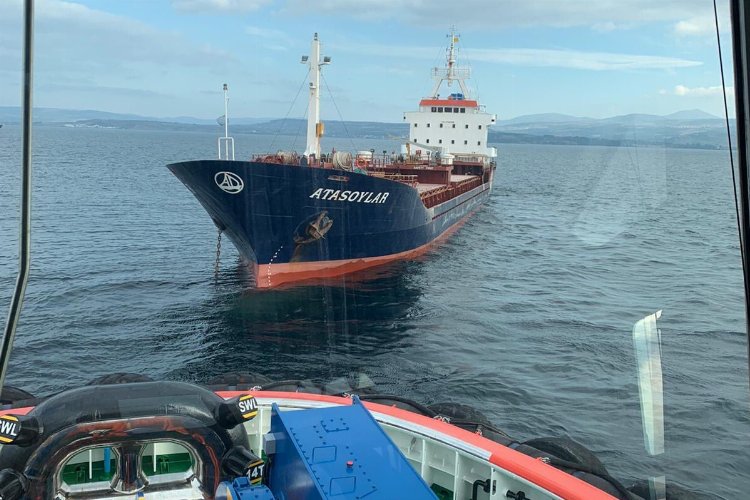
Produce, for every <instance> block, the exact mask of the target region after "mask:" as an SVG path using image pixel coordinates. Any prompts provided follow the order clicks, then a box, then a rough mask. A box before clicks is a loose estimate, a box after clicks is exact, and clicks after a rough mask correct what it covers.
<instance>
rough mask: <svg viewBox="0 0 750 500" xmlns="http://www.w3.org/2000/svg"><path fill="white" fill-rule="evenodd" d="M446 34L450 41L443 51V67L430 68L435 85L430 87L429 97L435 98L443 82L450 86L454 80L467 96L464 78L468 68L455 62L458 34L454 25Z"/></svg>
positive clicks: (466, 76) (468, 72)
mask: <svg viewBox="0 0 750 500" xmlns="http://www.w3.org/2000/svg"><path fill="white" fill-rule="evenodd" d="M446 36H447V37H448V38H449V39H450V42H449V44H448V49H447V50H446V51H445V52H446V57H445V59H446V62H445V67H444V68H433V70H432V77H433V78H434V79H435V86H434V87H433V88H432V95H431V97H432V98H433V99H437V97H438V91H439V90H440V86H441V85H442V84H443V82H448V86H449V87H450V86H451V85H452V84H453V82H454V81H457V82H458V86H459V87H461V92H463V94H464V97H466V98H468V97H469V89H468V87H467V86H466V82H465V80H467V79H469V77H470V70H469V68H468V67H459V66H458V65H457V64H456V60H457V55H458V48H457V47H456V44H457V43H458V42H459V39H460V35H459V34H458V33H456V27H455V26H451V31H450V33H449V34H448V35H446Z"/></svg>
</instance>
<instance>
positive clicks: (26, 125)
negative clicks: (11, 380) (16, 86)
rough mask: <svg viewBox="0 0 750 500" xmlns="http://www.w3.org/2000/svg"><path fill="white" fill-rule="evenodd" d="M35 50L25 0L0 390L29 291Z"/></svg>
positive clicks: (28, 0) (29, 3) (30, 15)
mask: <svg viewBox="0 0 750 500" xmlns="http://www.w3.org/2000/svg"><path fill="white" fill-rule="evenodd" d="M33 50H34V1H33V0H26V3H25V4H24V39H23V125H22V126H23V132H22V133H23V144H22V147H23V163H22V169H21V234H20V242H19V243H20V251H19V256H18V261H19V264H18V278H17V279H16V287H15V290H14V291H13V297H12V298H11V301H10V311H9V312H8V321H7V322H6V323H5V330H4V331H3V339H2V344H0V391H2V389H3V383H4V382H5V372H6V370H7V369H8V362H9V361H10V353H11V351H12V350H13V339H14V338H15V336H16V327H17V326H18V318H19V316H20V314H21V308H22V307H23V298H24V295H25V294H26V283H28V281H29V269H30V267H31V97H32V93H33V92H32V90H33V89H32V76H33V75H32V70H33V64H32V63H33V55H34V54H33Z"/></svg>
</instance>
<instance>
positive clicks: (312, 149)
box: [301, 33, 331, 157]
mask: <svg viewBox="0 0 750 500" xmlns="http://www.w3.org/2000/svg"><path fill="white" fill-rule="evenodd" d="M301 62H302V63H303V64H304V63H307V64H308V66H309V68H310V73H311V78H310V103H309V105H308V109H307V147H306V148H305V156H307V157H311V156H315V157H320V138H321V137H322V136H323V123H322V122H321V121H320V68H321V66H323V65H325V64H331V58H330V57H328V56H324V57H323V60H322V61H321V60H320V40H319V39H318V34H317V33H315V35H314V36H313V40H312V45H311V46H310V55H309V56H302V61H301Z"/></svg>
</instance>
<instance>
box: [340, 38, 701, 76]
mask: <svg viewBox="0 0 750 500" xmlns="http://www.w3.org/2000/svg"><path fill="white" fill-rule="evenodd" d="M331 45H332V47H333V48H335V50H337V51H342V52H354V53H358V54H363V55H372V56H382V57H394V55H397V56H400V57H408V58H415V59H425V60H431V59H432V58H433V57H434V55H435V49H434V48H432V47H398V46H389V45H375V44H353V43H349V44H331ZM463 55H464V57H465V59H468V60H469V61H472V62H476V61H481V62H487V63H495V64H509V65H515V66H535V67H556V68H569V69H582V70H594V71H605V70H608V71H615V70H639V69H657V70H658V69H675V68H686V67H692V66H700V65H702V64H703V63H702V62H700V61H691V60H688V59H679V58H675V57H663V56H650V55H638V54H618V53H611V52H584V51H578V50H564V49H563V50H561V49H528V48H499V49H472V50H465V51H464V52H463Z"/></svg>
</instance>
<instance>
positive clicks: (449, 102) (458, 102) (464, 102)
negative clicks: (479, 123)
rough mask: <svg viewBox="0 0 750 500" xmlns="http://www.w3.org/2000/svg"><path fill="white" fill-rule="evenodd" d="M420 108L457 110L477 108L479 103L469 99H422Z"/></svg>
mask: <svg viewBox="0 0 750 500" xmlns="http://www.w3.org/2000/svg"><path fill="white" fill-rule="evenodd" d="M419 105H420V106H448V107H456V108H476V107H477V106H478V104H477V101H472V100H468V99H422V100H421V101H419Z"/></svg>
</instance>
